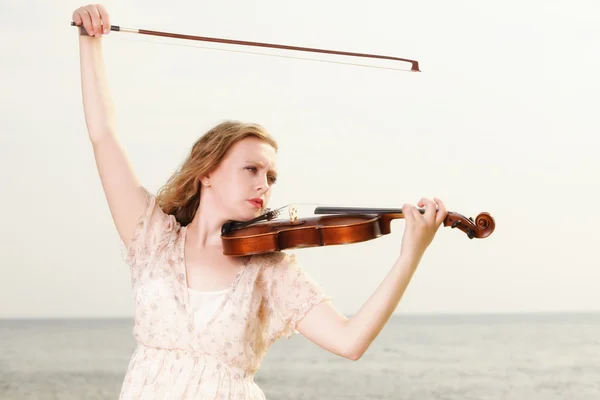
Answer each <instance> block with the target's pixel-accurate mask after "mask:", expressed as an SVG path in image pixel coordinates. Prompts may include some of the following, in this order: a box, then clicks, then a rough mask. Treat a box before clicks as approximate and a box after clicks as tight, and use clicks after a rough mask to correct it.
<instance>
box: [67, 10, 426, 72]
mask: <svg viewBox="0 0 600 400" xmlns="http://www.w3.org/2000/svg"><path fill="white" fill-rule="evenodd" d="M71 26H77V27H78V28H79V29H80V34H81V35H83V36H89V35H88V33H87V31H86V30H85V28H84V27H83V26H82V25H81V26H80V25H77V24H76V23H75V22H73V21H71ZM110 30H111V31H114V32H127V33H134V34H140V35H149V36H161V37H167V38H175V39H185V40H194V41H202V42H213V43H224V44H234V45H240V46H252V47H269V48H273V49H281V50H292V51H303V52H311V53H322V54H333V55H340V56H350V57H363V58H374V59H381V60H391V61H400V62H406V63H410V64H411V67H410V71H411V72H421V70H420V69H419V62H418V61H417V60H411V59H408V58H400V57H392V56H386V55H379V54H366V53H354V52H349V51H339V50H326V49H316V48H311V47H300V46H289V45H284V44H274V43H261V42H250V41H246V40H234V39H222V38H215V37H206V36H194V35H186V34H181V33H172V32H161V31H153V30H148V29H134V28H125V27H121V26H119V25H111V26H110ZM363 66H364V65H363ZM372 68H384V67H376V66H373V67H372ZM386 69H393V68H386Z"/></svg>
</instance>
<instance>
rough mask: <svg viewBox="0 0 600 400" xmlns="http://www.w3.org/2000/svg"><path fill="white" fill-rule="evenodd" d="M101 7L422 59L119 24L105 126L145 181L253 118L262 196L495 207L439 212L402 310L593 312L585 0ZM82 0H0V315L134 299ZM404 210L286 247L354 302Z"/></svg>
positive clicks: (394, 242) (595, 274)
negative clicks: (88, 109) (95, 107)
mask: <svg viewBox="0 0 600 400" xmlns="http://www.w3.org/2000/svg"><path fill="white" fill-rule="evenodd" d="M50 3H52V5H51V4H50ZM103 4H105V5H106V6H107V7H108V9H109V12H110V13H111V16H112V21H113V24H115V25H120V26H122V27H130V28H142V29H150V30H162V31H169V32H177V33H187V34H192V35H200V36H214V37H222V38H230V39H238V40H249V41H263V42H271V43H281V44H289V45H296V46H307V47H320V48H325V49H335V50H345V51H355V52H364V53H371V54H385V55H392V56H396V57H403V58H410V59H416V60H418V61H419V63H420V67H421V70H422V72H420V73H413V72H406V71H397V70H391V69H380V68H365V67H361V66H354V65H345V64H339V63H323V62H317V61H312V60H301V59H294V58H286V57H290V56H294V57H305V58H313V59H319V60H329V61H335V62H349V63H357V62H360V63H362V64H368V65H371V66H385V67H401V68H406V64H399V63H396V64H394V63H387V62H379V61H376V60H367V59H361V60H356V59H353V58H347V57H328V56H320V55H317V54H309V53H301V54H298V53H292V52H288V51H283V50H281V51H279V50H270V49H253V48H247V47H239V46H231V45H216V44H210V43H202V42H192V41H183V40H176V39H165V38H152V37H149V36H142V35H135V34H128V33H118V32H112V33H111V34H110V35H108V36H107V37H105V38H104V39H103V40H104V42H105V43H104V50H105V57H106V65H107V69H108V74H109V78H110V84H111V93H112V96H113V99H114V102H115V106H116V111H117V124H118V135H119V137H120V140H121V141H122V143H123V145H124V146H125V149H126V151H127V153H128V155H129V158H130V161H131V163H132V165H133V167H134V169H135V171H136V173H137V174H138V176H139V177H140V179H141V180H142V182H143V184H144V185H145V186H146V187H147V188H148V189H149V190H150V191H152V192H156V191H157V190H158V189H159V188H160V187H161V185H162V184H164V183H165V181H166V180H167V179H168V177H169V176H170V174H171V173H172V172H173V171H174V170H175V169H176V168H177V166H178V165H179V163H180V162H181V161H182V160H183V157H185V155H186V154H187V152H188V150H189V147H190V146H191V144H192V143H193V142H194V141H195V140H196V139H197V138H198V137H199V136H200V135H201V134H202V133H204V132H205V131H206V130H208V129H209V128H210V127H212V126H213V125H216V124H217V123H219V122H221V121H222V120H225V119H235V120H242V121H248V122H257V123H260V124H261V125H263V126H265V127H266V128H267V129H268V130H269V131H270V132H271V133H272V134H273V135H274V136H275V138H276V139H277V140H278V142H279V145H280V151H279V159H278V167H279V182H278V183H277V185H276V189H275V191H274V194H273V197H272V200H271V206H272V207H277V206H279V205H286V204H290V203H298V204H303V203H318V204H322V205H343V206H374V207H401V206H402V204H404V203H407V202H408V203H412V204H415V203H416V202H417V201H418V200H419V199H420V198H421V197H430V198H431V197H434V196H436V197H439V198H441V199H442V200H443V201H444V202H445V204H446V206H447V208H448V209H449V210H450V211H454V212H458V213H461V214H463V215H465V216H472V217H475V216H476V215H477V214H478V213H480V212H484V211H485V212H489V213H490V214H491V215H492V216H493V217H494V218H495V220H496V224H497V226H496V230H495V232H494V233H493V234H492V236H490V237H489V238H486V239H474V240H469V239H468V238H467V237H466V235H464V234H463V233H462V232H460V231H458V230H452V229H449V228H444V227H442V228H440V230H439V231H438V233H437V235H436V237H435V239H434V241H433V243H432V244H431V246H430V247H429V249H428V250H427V252H426V254H425V256H424V258H423V260H422V262H421V264H420V266H419V269H418V270H417V272H416V274H415V276H414V278H413V280H412V282H411V284H410V285H409V288H408V290H407V292H406V293H405V295H404V298H403V299H402V301H401V303H400V305H399V306H398V307H397V309H396V313H400V314H408V313H505V312H511V313H512V312H554V311H558V312H571V311H573V312H575V311H600V290H599V289H598V286H599V284H598V282H600V258H599V256H598V246H599V244H600V233H599V231H598V226H599V223H600V216H599V212H598V211H597V208H598V207H597V203H598V200H599V197H600V196H599V195H600V179H599V173H598V171H600V160H599V157H598V155H597V152H598V149H599V148H600V147H599V146H600V139H599V138H598V137H599V135H598V132H599V128H600V123H599V121H600V119H598V117H597V116H596V117H594V112H595V111H597V110H598V109H599V108H600V104H599V98H598V93H600V77H599V75H598V71H599V70H600V53H599V52H598V51H597V44H598V42H599V41H600V25H599V24H598V23H597V21H594V19H595V18H597V17H596V16H597V15H598V14H599V13H598V11H599V8H600V6H598V5H597V4H596V3H594V2H592V1H579V2H576V3H573V2H570V3H568V2H567V1H552V2H548V1H541V0H535V1H533V0H532V1H529V2H520V1H516V0H509V1H506V2H503V3H502V5H501V6H497V5H492V4H491V3H489V2H480V1H476V0H465V1H460V2H445V1H433V2H407V1H370V2H369V3H368V5H366V4H367V3H365V2H342V1H340V0H331V1H328V2H321V1H315V0H308V1H304V2H295V3H294V2H278V1H274V0H263V1H260V2H234V1H221V2H211V3H203V2H192V1H181V2H176V3H171V4H170V5H168V6H166V5H165V4H166V3H165V2H159V1H156V0H151V1H150V0H146V1H143V2H142V1H118V2H117V1H108V2H105V3H103ZM80 5H82V4H81V3H77V2H74V1H61V2H44V1H40V0H35V1H32V2H19V1H14V0H13V1H6V0H5V1H3V2H1V3H0V31H1V33H2V37H4V38H8V40H3V41H2V44H0V46H2V61H1V63H0V72H1V73H0V80H1V85H0V87H2V95H1V96H0V102H1V103H0V106H1V107H2V110H3V112H2V113H1V115H0V126H1V128H2V131H3V132H2V135H0V171H1V174H2V193H3V195H2V196H1V198H0V202H1V204H0V205H1V209H2V210H3V212H4V215H3V216H2V220H3V223H2V229H1V230H0V243H1V244H0V246H1V251H0V261H1V262H0V299H1V300H2V301H0V318H113V317H125V318H127V317H130V316H132V315H133V298H132V292H131V286H130V283H131V282H130V276H129V271H128V267H127V265H126V264H125V263H124V262H123V260H122V257H121V244H120V241H119V238H118V236H117V233H116V230H115V229H114V226H113V223H112V219H111V217H110V214H109V210H108V207H107V204H106V202H105V198H104V195H103V192H102V189H101V185H100V181H99V178H98V175H97V171H96V168H95V163H94V159H93V154H92V149H91V146H90V143H89V140H88V136H87V132H86V128H85V121H84V116H83V110H82V104H81V90H80V81H79V76H80V75H79V59H78V57H79V53H78V38H77V31H76V28H73V27H71V26H70V21H71V14H72V11H73V10H74V9H75V8H77V7H78V6H80ZM207 47H209V48H207ZM223 50H229V51H223ZM231 50H236V51H237V52H234V51H231ZM247 51H254V52H261V53H263V55H256V54H247V53H244V52H247ZM265 54H272V55H276V56H278V57H272V56H268V55H265ZM279 56H286V57H279ZM403 229H404V221H403V220H397V221H394V222H393V223H392V233H391V234H390V235H387V236H384V237H382V238H378V239H376V240H372V241H369V242H365V243H361V244H356V245H347V246H341V247H321V248H313V249H304V250H299V251H297V252H296V254H297V256H298V258H299V261H300V262H301V263H302V266H303V268H304V269H305V271H307V273H308V274H309V275H311V276H312V277H313V278H314V279H316V280H317V281H318V282H319V284H320V285H321V286H322V287H323V288H324V289H325V290H326V291H327V292H328V294H330V295H331V296H332V297H333V302H334V304H335V305H336V306H337V307H338V308H339V309H340V311H342V312H343V313H345V314H347V315H350V314H352V313H355V312H356V311H358V309H359V308H360V307H361V305H362V304H363V303H364V302H365V301H366V300H367V299H368V298H369V296H370V295H371V294H372V293H373V292H374V290H376V288H377V286H378V285H379V283H380V282H381V281H382V280H383V279H384V278H385V275H386V274H387V272H388V271H389V269H390V268H391V266H392V265H393V263H394V261H395V260H396V258H397V257H398V254H399V251H400V244H401V240H402V234H403Z"/></svg>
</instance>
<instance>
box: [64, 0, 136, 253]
mask: <svg viewBox="0 0 600 400" xmlns="http://www.w3.org/2000/svg"><path fill="white" fill-rule="evenodd" d="M72 18H73V22H75V23H76V24H77V25H79V26H83V27H84V28H85V30H86V31H87V32H88V33H89V34H90V35H93V36H81V35H80V36H79V54H80V66H81V89H82V96H83V110H84V114H85V122H86V125H87V130H88V134H89V138H90V141H91V143H92V148H93V151H94V157H95V160H96V167H97V169H98V174H99V176H100V180H101V183H102V187H103V190H104V193H105V195H106V199H107V201H108V206H109V208H110V212H111V215H112V218H113V221H114V223H115V226H116V228H117V231H118V232H119V236H120V237H121V239H122V240H123V242H124V243H125V244H126V245H128V244H129V239H130V237H131V235H132V234H133V231H134V228H135V224H136V221H137V218H138V217H139V216H140V214H141V213H142V211H143V207H144V202H145V190H144V188H143V186H142V185H141V184H140V182H139V180H138V178H137V176H136V175H135V172H134V171H133V168H132V166H131V165H130V163H129V160H128V158H127V155H126V153H125V151H124V149H123V147H122V146H121V144H120V143H119V139H118V137H117V133H116V126H115V125H116V124H115V110H114V105H113V102H112V98H111V94H110V90H109V85H108V79H107V76H106V68H105V65H104V58H103V54H102V37H103V35H104V34H105V33H104V32H103V26H107V27H108V26H110V17H109V15H108V12H107V11H106V9H105V8H104V7H103V6H102V5H88V6H84V7H80V8H78V9H76V10H75V11H74V12H73V17H72ZM108 32H109V31H106V33H108Z"/></svg>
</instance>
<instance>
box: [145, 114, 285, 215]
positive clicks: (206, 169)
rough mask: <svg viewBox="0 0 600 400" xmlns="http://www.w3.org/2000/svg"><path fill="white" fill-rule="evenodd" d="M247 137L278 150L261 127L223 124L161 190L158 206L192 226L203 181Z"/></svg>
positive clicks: (203, 139)
mask: <svg viewBox="0 0 600 400" xmlns="http://www.w3.org/2000/svg"><path fill="white" fill-rule="evenodd" d="M247 137H256V138H259V139H262V140H264V141H265V142H267V143H268V144H270V145H271V146H273V148H274V149H275V150H276V151H277V150H278V145H277V142H276V141H275V139H274V138H273V137H272V136H271V135H270V134H269V133H268V132H267V131H266V130H265V128H263V127H262V126H261V125H258V124H253V123H243V122H239V121H231V120H229V121H225V122H222V123H220V124H218V125H216V126H215V127H213V128H211V129H210V130H209V131H208V132H206V133H205V134H204V135H202V136H201V137H200V138H199V139H198V140H196V142H195V143H194V145H193V146H192V149H191V150H190V153H189V154H188V156H187V157H186V159H185V160H184V161H183V163H182V164H181V166H180V167H179V168H178V169H177V171H176V172H175V173H174V174H173V175H171V177H170V178H169V179H168V181H167V182H166V183H165V184H164V185H163V186H162V188H161V189H160V190H159V192H158V194H157V196H156V201H157V204H158V205H159V206H160V207H161V209H162V210H163V211H164V212H165V213H166V214H170V215H174V216H175V219H176V220H177V222H179V223H180V224H181V225H182V226H186V225H188V224H189V223H190V222H192V220H193V219H194V215H195V214H196V211H197V209H198V205H199V204H200V196H201V192H202V183H201V182H200V178H201V177H202V176H204V175H206V174H208V173H210V172H211V171H213V170H214V169H215V168H216V167H217V166H219V164H220V163H221V161H222V160H223V158H224V157H225V154H227V151H228V150H229V149H230V148H231V146H232V145H233V144H235V143H236V142H238V141H240V140H242V139H244V138H247Z"/></svg>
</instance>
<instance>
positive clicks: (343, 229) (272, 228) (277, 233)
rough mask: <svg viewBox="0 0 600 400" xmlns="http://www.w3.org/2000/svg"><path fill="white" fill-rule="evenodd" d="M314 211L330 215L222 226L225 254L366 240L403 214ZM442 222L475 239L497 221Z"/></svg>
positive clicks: (453, 217)
mask: <svg viewBox="0 0 600 400" xmlns="http://www.w3.org/2000/svg"><path fill="white" fill-rule="evenodd" d="M420 211H421V213H423V212H424V210H420ZM315 213H316V214H329V215H324V216H316V217H309V218H297V219H291V220H290V221H287V220H277V221H266V222H257V223H253V224H250V225H248V226H244V227H242V228H233V227H231V225H230V226H228V227H227V228H224V229H223V230H222V235H221V240H222V243H223V254H225V255H229V256H244V255H253V254H261V253H269V252H277V251H282V250H286V249H299V248H307V247H317V246H332V245H342V244H352V243H359V242H365V241H368V240H372V239H376V238H378V237H381V236H383V235H387V234H389V233H390V232H391V228H390V225H391V221H392V220H394V219H397V218H403V217H404V216H403V214H402V211H401V210H398V209H360V208H344V207H317V208H316V210H315ZM443 225H444V226H448V227H451V228H458V229H460V230H461V231H463V232H465V233H466V234H467V236H468V237H469V238H470V239H473V238H485V237H488V236H489V235H491V234H492V232H493V231H494V228H495V221H494V219H493V218H492V216H491V215H490V214H488V213H481V214H479V215H478V216H477V218H476V220H475V222H473V220H472V218H467V217H465V216H463V215H461V214H458V213H453V212H448V214H447V216H446V219H445V220H444V222H443Z"/></svg>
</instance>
